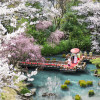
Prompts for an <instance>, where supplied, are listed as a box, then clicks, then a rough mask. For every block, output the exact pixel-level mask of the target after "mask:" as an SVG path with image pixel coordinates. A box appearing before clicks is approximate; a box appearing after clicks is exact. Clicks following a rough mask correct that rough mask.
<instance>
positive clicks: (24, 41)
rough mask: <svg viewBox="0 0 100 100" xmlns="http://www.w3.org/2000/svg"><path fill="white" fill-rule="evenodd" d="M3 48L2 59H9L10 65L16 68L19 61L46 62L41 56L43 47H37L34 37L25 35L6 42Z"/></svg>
mask: <svg viewBox="0 0 100 100" xmlns="http://www.w3.org/2000/svg"><path fill="white" fill-rule="evenodd" d="M2 46H3V47H4V48H3V50H2V51H1V53H2V57H7V58H8V59H9V63H10V64H13V65H14V66H15V65H16V64H17V62H18V61H33V60H40V61H44V60H45V59H44V58H43V57H42V55H41V47H40V46H39V45H35V40H34V38H33V37H28V36H26V35H25V34H21V35H19V36H17V37H14V38H12V39H11V40H10V41H8V42H7V43H5V42H4V43H3V44H2Z"/></svg>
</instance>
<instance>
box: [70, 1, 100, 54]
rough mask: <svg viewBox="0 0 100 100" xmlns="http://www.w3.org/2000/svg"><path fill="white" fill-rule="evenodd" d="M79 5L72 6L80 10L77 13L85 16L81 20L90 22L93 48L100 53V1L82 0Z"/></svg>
mask: <svg viewBox="0 0 100 100" xmlns="http://www.w3.org/2000/svg"><path fill="white" fill-rule="evenodd" d="M81 1H82V3H80V4H79V6H76V7H72V9H73V10H76V11H78V12H77V15H79V16H81V15H83V16H85V18H84V20H81V22H86V23H89V25H88V27H87V28H89V29H90V30H92V31H91V35H92V36H91V39H92V50H95V51H96V52H98V53H100V2H98V1H96V0H95V1H93V0H81Z"/></svg>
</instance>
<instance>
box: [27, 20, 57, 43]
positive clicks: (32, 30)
mask: <svg viewBox="0 0 100 100" xmlns="http://www.w3.org/2000/svg"><path fill="white" fill-rule="evenodd" d="M37 20H38V19H37V18H34V19H33V20H32V21H33V22H34V21H37ZM55 30H56V26H55V25H52V26H50V27H49V28H48V29H45V30H36V27H35V25H28V27H27V33H28V34H29V35H31V36H33V37H34V38H35V39H36V40H37V41H36V43H37V44H40V45H44V44H45V42H46V41H47V38H48V37H49V36H50V34H51V32H54V31H55Z"/></svg>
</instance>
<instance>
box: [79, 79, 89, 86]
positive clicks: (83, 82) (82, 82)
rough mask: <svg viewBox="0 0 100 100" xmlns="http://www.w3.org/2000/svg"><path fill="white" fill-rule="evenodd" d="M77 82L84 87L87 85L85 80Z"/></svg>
mask: <svg viewBox="0 0 100 100" xmlns="http://www.w3.org/2000/svg"><path fill="white" fill-rule="evenodd" d="M79 84H80V86H81V87H86V86H87V83H86V81H85V80H80V81H79Z"/></svg>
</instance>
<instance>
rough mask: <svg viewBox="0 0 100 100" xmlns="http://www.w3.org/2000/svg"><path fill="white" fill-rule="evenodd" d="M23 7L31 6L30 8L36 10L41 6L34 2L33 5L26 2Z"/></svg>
mask: <svg viewBox="0 0 100 100" xmlns="http://www.w3.org/2000/svg"><path fill="white" fill-rule="evenodd" d="M25 6H26V7H28V6H32V7H34V8H36V9H41V4H40V2H35V3H34V4H32V3H30V2H26V4H25Z"/></svg>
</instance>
